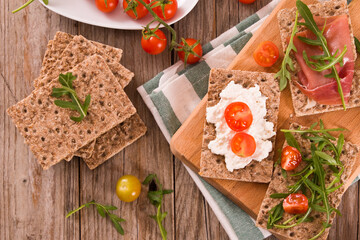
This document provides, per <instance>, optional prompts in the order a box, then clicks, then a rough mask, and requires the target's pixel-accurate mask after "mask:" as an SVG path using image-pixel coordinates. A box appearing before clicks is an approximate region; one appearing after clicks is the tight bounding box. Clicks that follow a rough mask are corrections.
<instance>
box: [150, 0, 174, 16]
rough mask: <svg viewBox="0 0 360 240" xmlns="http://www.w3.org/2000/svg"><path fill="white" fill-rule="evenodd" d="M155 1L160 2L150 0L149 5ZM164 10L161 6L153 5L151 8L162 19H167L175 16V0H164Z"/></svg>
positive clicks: (155, 2)
mask: <svg viewBox="0 0 360 240" xmlns="http://www.w3.org/2000/svg"><path fill="white" fill-rule="evenodd" d="M157 3H161V1H156V0H153V1H151V6H152V5H155V4H157ZM164 4H165V5H164V12H163V10H162V6H157V7H154V8H153V9H152V10H153V11H154V12H155V13H156V15H158V16H159V18H161V19H162V20H169V19H170V18H172V17H174V16H175V13H176V11H177V9H178V3H177V0H164ZM164 13H165V15H164Z"/></svg>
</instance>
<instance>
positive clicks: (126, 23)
mask: <svg viewBox="0 0 360 240" xmlns="http://www.w3.org/2000/svg"><path fill="white" fill-rule="evenodd" d="M39 1H40V2H41V3H42V4H43V5H44V6H45V7H47V8H48V9H50V10H51V11H53V12H56V13H57V14H60V15H62V16H64V17H67V18H71V19H73V20H76V21H79V22H83V23H87V24H91V25H95V26H100V27H106V28H114V29H130V30H139V29H142V26H145V25H146V24H148V23H149V22H150V21H151V20H152V16H151V14H148V16H146V17H145V18H142V19H140V20H137V21H135V20H133V19H132V18H130V17H129V16H128V15H127V14H126V13H124V10H123V7H122V0H120V1H119V5H118V6H117V8H116V9H115V10H114V11H113V12H111V13H103V12H101V11H100V10H98V9H97V8H96V6H95V0H49V4H48V5H45V4H44V3H43V1H42V0H39ZM198 1H199V0H178V10H177V12H176V15H175V16H174V17H173V18H172V19H170V21H168V22H167V23H168V24H173V23H175V22H177V21H179V20H180V19H182V18H183V17H185V16H186V15H187V14H188V13H189V12H190V11H191V10H192V9H193V8H194V7H195V5H196V3H197V2H198ZM155 25H156V24H155Z"/></svg>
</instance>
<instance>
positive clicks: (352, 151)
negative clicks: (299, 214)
mask: <svg viewBox="0 0 360 240" xmlns="http://www.w3.org/2000/svg"><path fill="white" fill-rule="evenodd" d="M298 127H299V125H298V124H292V126H291V127H290V129H295V128H298ZM302 128H303V127H302ZM294 136H295V139H296V140H297V141H298V143H299V145H300V146H301V151H302V153H304V156H307V155H310V154H311V151H309V149H310V142H309V141H308V140H306V139H304V138H302V137H301V136H300V134H294ZM285 146H287V143H285V144H284V147H285ZM358 153H359V147H358V146H356V145H354V144H351V143H349V142H346V143H345V144H344V150H343V154H342V156H341V157H340V160H341V162H342V163H343V164H344V169H345V170H344V173H343V174H342V176H341V182H340V183H339V184H341V183H346V182H347V180H348V179H349V177H350V175H351V172H352V168H353V165H354V162H355V160H356V155H357V154H358ZM305 166H306V163H305V162H304V161H303V162H302V163H301V165H299V167H298V168H297V170H296V172H298V171H300V170H302V169H303V168H304V167H305ZM325 172H326V169H325ZM293 173H295V171H292V172H289V173H288V174H287V178H286V179H285V178H284V177H283V176H282V173H281V167H280V165H277V166H276V167H275V171H274V174H273V177H272V180H271V182H270V185H269V187H268V189H267V191H266V195H265V198H264V200H263V202H262V204H261V208H260V212H259V214H258V217H257V220H256V223H257V225H258V226H259V227H262V228H265V229H266V225H267V220H268V216H269V211H270V210H271V209H272V208H273V207H274V206H276V205H277V204H279V203H280V202H281V199H274V198H271V197H270V195H271V194H274V193H286V192H288V189H287V186H290V185H293V184H295V183H296V182H297V180H298V178H296V177H293V176H290V175H291V174H293ZM330 175H331V174H330ZM330 175H329V174H327V177H326V179H327V183H330V182H331V181H332V180H333V176H332V177H331V176H330ZM345 190H346V189H345V187H344V186H342V187H341V188H340V189H338V190H336V191H335V192H332V193H330V194H329V196H328V197H329V202H330V205H331V207H334V208H337V207H338V206H339V204H340V201H341V197H342V195H343V193H344V192H345ZM293 216H294V215H291V214H288V213H284V215H283V219H284V221H285V220H287V219H289V218H291V217H293ZM310 217H313V219H314V221H313V222H306V223H301V224H299V225H298V226H295V227H293V228H289V229H278V228H273V229H272V230H270V231H271V232H273V233H276V234H278V235H281V236H284V237H285V238H286V239H299V240H301V239H310V238H312V237H313V236H315V235H316V234H318V233H319V231H320V230H321V229H322V223H321V222H322V221H326V214H325V213H320V212H315V211H314V212H312V213H311V214H310ZM334 218H335V212H333V214H332V215H331V222H333V220H334ZM331 222H330V223H331ZM329 230H330V229H329V228H327V229H326V231H325V232H324V233H323V234H322V235H321V236H320V238H318V239H326V238H327V236H328V234H329Z"/></svg>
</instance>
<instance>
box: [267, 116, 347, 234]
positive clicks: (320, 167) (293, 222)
mask: <svg viewBox="0 0 360 240" xmlns="http://www.w3.org/2000/svg"><path fill="white" fill-rule="evenodd" d="M317 125H319V128H320V129H314V128H315V127H316V126H317ZM343 130H344V129H342V128H333V129H325V128H324V124H323V122H322V121H321V120H320V123H319V124H313V125H312V126H311V127H310V128H309V129H300V128H297V129H294V130H284V129H282V130H281V131H282V132H284V133H285V134H286V135H287V137H286V141H287V143H288V144H289V145H293V146H298V145H299V144H298V142H297V141H296V140H295V137H294V136H292V137H289V136H290V135H292V134H294V133H297V134H300V135H301V137H302V138H304V139H307V140H309V141H310V149H309V151H310V152H311V154H310V156H309V157H307V158H306V159H304V161H305V162H306V163H307V165H306V166H305V167H304V168H303V169H302V170H301V171H299V172H297V173H294V174H292V175H290V176H291V177H297V179H298V180H297V182H296V183H294V184H293V185H291V186H287V188H288V192H287V193H274V194H272V195H270V197H271V198H274V199H285V198H286V197H287V196H288V195H289V194H292V193H297V192H299V191H300V192H302V193H303V194H306V195H307V197H308V201H309V208H308V210H307V212H306V213H305V214H302V215H301V214H298V215H295V216H294V217H292V218H290V219H288V220H286V221H284V222H282V223H279V222H280V221H281V220H282V219H283V214H284V211H283V207H282V202H283V200H282V201H281V202H280V203H279V204H277V205H276V206H275V207H273V208H272V209H271V210H270V212H269V218H268V222H267V228H268V229H271V228H274V227H275V228H281V229H288V228H292V227H294V226H297V225H299V224H300V223H303V222H308V221H312V218H311V217H310V214H311V213H312V212H313V211H317V212H322V213H326V220H325V221H324V222H323V223H322V225H323V228H322V229H321V230H320V231H319V233H318V234H317V235H316V236H314V237H313V238H312V239H316V238H318V237H319V236H320V235H321V234H322V233H323V232H324V231H325V229H326V228H329V227H331V224H330V218H331V214H332V213H333V212H336V213H337V214H339V211H338V210H337V209H335V208H333V207H332V206H331V205H330V203H329V198H328V194H330V193H331V192H334V191H336V190H338V189H339V188H341V187H342V186H343V183H340V182H341V175H342V173H343V172H344V166H343V164H342V162H341V161H340V156H341V153H342V149H343V146H344V135H343V134H340V135H339V137H338V138H337V139H336V138H335V137H333V136H331V135H330V134H329V132H332V131H343ZM289 134H290V135H289ZM294 141H295V142H296V144H295V142H294ZM300 152H301V151H300ZM302 156H304V154H303V153H302ZM329 171H330V172H329ZM328 172H329V173H330V174H332V178H331V179H332V181H331V182H330V183H326V179H327V177H328V176H326V174H327V173H328ZM329 173H328V174H329Z"/></svg>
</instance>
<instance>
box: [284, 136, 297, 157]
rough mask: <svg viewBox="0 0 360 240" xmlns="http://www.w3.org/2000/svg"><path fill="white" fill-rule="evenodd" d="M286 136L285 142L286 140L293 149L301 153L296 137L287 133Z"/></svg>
mask: <svg viewBox="0 0 360 240" xmlns="http://www.w3.org/2000/svg"><path fill="white" fill-rule="evenodd" d="M284 135H285V140H286V142H287V144H288V145H289V146H291V147H294V148H296V149H297V150H299V152H300V153H301V149H300V146H299V144H298V142H297V141H296V139H295V137H294V135H292V134H291V133H290V132H285V133H284Z"/></svg>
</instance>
